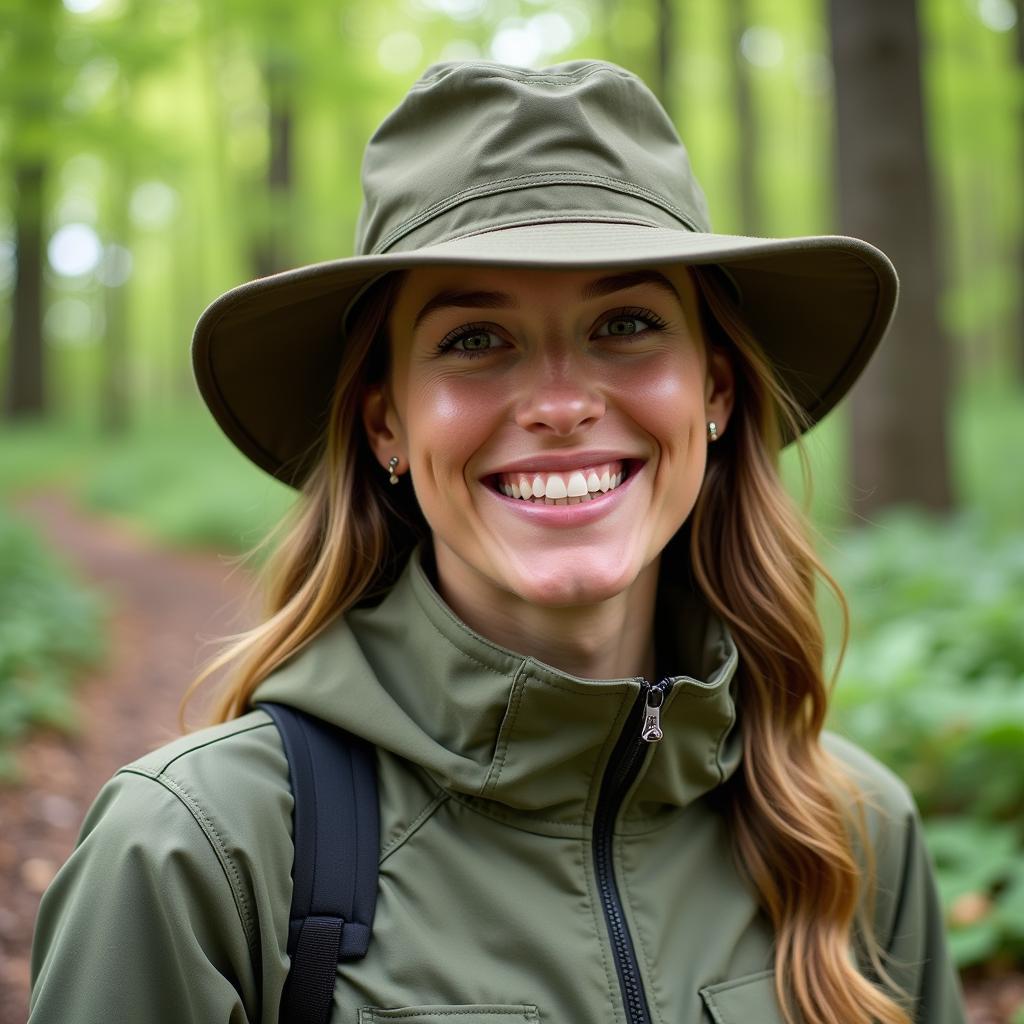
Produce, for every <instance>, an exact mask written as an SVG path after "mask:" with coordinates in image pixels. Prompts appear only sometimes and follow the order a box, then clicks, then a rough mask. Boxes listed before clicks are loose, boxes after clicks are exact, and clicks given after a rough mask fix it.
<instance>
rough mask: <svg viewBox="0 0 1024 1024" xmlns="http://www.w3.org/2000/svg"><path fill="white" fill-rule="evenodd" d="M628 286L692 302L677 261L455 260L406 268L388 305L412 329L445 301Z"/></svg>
mask: <svg viewBox="0 0 1024 1024" xmlns="http://www.w3.org/2000/svg"><path fill="white" fill-rule="evenodd" d="M627 288H645V289H651V290H654V291H656V292H658V293H660V295H661V298H662V299H663V300H667V301H675V302H676V303H678V304H679V305H681V306H682V307H683V308H684V309H687V310H690V309H693V308H694V307H695V305H696V290H695V286H694V284H693V280H692V276H691V274H690V272H689V270H688V269H687V268H686V267H685V266H683V265H681V264H657V265H656V264H652V265H650V266H645V267H626V268H622V267H619V268H616V267H611V268H608V267H606V268H599V269H594V268H590V269H578V268H573V269H567V270H551V269H538V268H533V267H482V266H477V265H459V266H442V267H415V268H413V269H411V270H408V271H406V273H405V275H404V276H403V280H402V284H401V287H400V289H399V292H398V295H397V296H396V298H395V301H394V304H393V306H392V310H391V317H390V319H391V321H392V326H395V327H404V328H405V329H407V330H409V329H413V328H415V326H416V325H417V324H418V323H419V322H420V321H422V320H423V319H425V318H426V317H427V316H429V315H430V314H431V313H432V312H433V311H435V310H437V309H439V308H443V307H444V306H447V305H455V306H459V305H463V306H474V305H478V306H490V307H494V308H502V307H505V308H520V309H522V308H526V309H529V308H530V307H532V306H550V305H555V306H559V307H561V306H564V305H565V304H567V303H576V304H582V303H587V302H597V301H599V300H600V299H602V298H604V297H605V296H613V295H614V294H615V293H616V292H621V291H624V290H626V289H627Z"/></svg>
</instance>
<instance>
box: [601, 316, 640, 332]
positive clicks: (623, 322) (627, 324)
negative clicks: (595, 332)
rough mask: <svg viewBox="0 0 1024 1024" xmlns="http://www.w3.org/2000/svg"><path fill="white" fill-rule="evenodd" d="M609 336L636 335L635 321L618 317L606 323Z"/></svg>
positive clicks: (630, 318)
mask: <svg viewBox="0 0 1024 1024" xmlns="http://www.w3.org/2000/svg"><path fill="white" fill-rule="evenodd" d="M608 333H609V334H636V333H637V331H636V320H634V319H633V318H632V317H624V316H619V317H616V318H615V319H614V320H609V321H608Z"/></svg>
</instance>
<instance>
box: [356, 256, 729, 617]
mask: <svg viewBox="0 0 1024 1024" xmlns="http://www.w3.org/2000/svg"><path fill="white" fill-rule="evenodd" d="M389 328H390V336H391V344H392V351H391V365H390V370H389V374H388V377H387V378H386V380H385V381H384V382H383V383H382V384H381V385H379V386H375V387H373V388H371V389H370V390H369V391H368V393H367V395H366V396H365V400H364V404H363V413H364V423H365V425H366V429H367V434H368V437H369V439H370V443H371V445H372V447H373V449H374V453H375V455H376V457H377V460H378V462H379V463H380V464H381V465H382V466H386V465H387V463H388V460H389V459H390V458H391V457H392V456H394V455H397V456H398V457H399V460H400V461H399V467H398V472H399V473H403V472H408V473H409V474H410V476H411V480H412V485H413V488H414V490H415V494H416V498H417V500H418V502H419V505H420V508H421V509H422V511H423V514H424V517H425V518H426V521H427V523H428V524H429V526H430V529H431V531H432V533H433V539H434V549H435V555H436V560H437V569H438V576H439V580H440V583H441V587H442V591H443V592H445V591H447V592H448V593H457V594H458V595H459V596H460V598H461V602H460V603H465V602H466V601H477V602H479V601H484V602H486V601H489V600H499V601H506V602H507V601H509V600H512V601H517V600H518V601H524V602H528V603H530V604H532V605H547V606H563V607H564V606H579V605H589V604H594V603H597V602H602V601H607V600H609V599H613V598H616V597H617V596H620V595H624V596H626V597H628V595H629V592H630V589H631V588H633V587H634V586H635V585H636V583H637V581H638V580H639V579H640V578H641V576H642V575H643V574H645V573H649V572H650V571H652V567H653V571H656V563H657V560H658V558H659V555H660V554H661V551H662V550H663V548H664V547H665V545H666V543H667V542H668V541H669V539H670V538H671V537H672V535H673V534H674V533H675V532H676V531H677V530H678V529H679V527H680V526H681V524H682V523H683V521H684V520H685V519H686V518H687V516H688V515H689V514H690V512H691V510H692V508H693V505H694V503H695V501H696V498H697V493H698V491H699V489H700V485H701V481H702V479H703V475H704V466H705V459H706V455H707V444H708V442H707V422H708V421H709V420H714V421H715V423H716V424H717V427H718V430H719V434H721V433H722V432H723V431H724V429H725V425H726V423H727V421H728V417H729V411H730V409H731V406H732V381H733V378H732V371H731V368H730V365H729V363H728V361H727V359H726V358H725V356H724V355H722V354H721V353H718V352H714V351H711V350H709V349H708V348H707V346H706V345H705V343H704V340H703V338H702V335H701V331H700V327H699V322H698V312H697V298H696V291H695V286H694V284H693V282H692V280H691V278H690V276H689V273H688V271H687V270H686V269H685V268H683V267H679V266H666V267H650V268H647V269H644V270H640V271H637V270H629V271H611V270H600V271H594V270H589V271H577V270H572V271H550V270H533V269H528V270H524V269H521V268H513V269H506V268H480V267H472V268H466V267H429V268H423V269H416V270H413V271H410V272H408V273H407V275H406V277H405V280H404V281H403V284H402V287H401V289H400V291H399V294H398V296H397V299H396V301H395V303H394V305H393V307H392V309H391V312H390V316H389ZM542 493H543V495H544V496H543V497H541V496H540V495H541V494H542ZM453 603H454V602H453Z"/></svg>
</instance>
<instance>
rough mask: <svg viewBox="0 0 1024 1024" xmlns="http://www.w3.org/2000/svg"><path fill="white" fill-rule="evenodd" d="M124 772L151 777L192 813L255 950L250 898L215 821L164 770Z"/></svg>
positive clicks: (123, 769) (127, 769) (246, 935)
mask: <svg viewBox="0 0 1024 1024" xmlns="http://www.w3.org/2000/svg"><path fill="white" fill-rule="evenodd" d="M122 772H123V773H127V774H133V775H140V776H142V777H143V778H147V779H149V780H150V781H151V782H155V783H157V785H160V786H163V787H164V788H165V789H166V790H168V792H170V793H172V794H173V795H174V796H175V797H176V798H177V799H178V800H180V801H181V803H182V805H183V806H184V807H185V808H186V809H187V810H188V812H189V814H191V816H192V818H193V819H194V820H195V822H196V824H197V825H198V826H199V828H200V831H201V832H202V833H203V835H204V836H205V837H206V841H207V842H208V843H209V844H210V846H211V848H212V849H213V851H214V854H215V855H216V857H217V859H218V860H219V861H220V865H221V868H222V870H223V871H224V875H225V877H226V878H227V880H228V885H229V886H230V888H231V896H232V899H233V901H234V904H235V909H236V910H237V911H238V917H239V920H240V921H241V924H242V931H243V932H244V933H245V939H246V942H247V944H248V946H249V950H250V953H254V952H255V950H256V947H257V943H256V929H255V926H254V924H253V921H252V917H251V914H250V912H249V906H248V900H247V899H246V897H245V892H244V891H243V889H242V882H241V877H240V875H239V872H238V867H237V865H236V864H235V862H234V860H233V859H232V858H231V855H230V854H229V853H228V851H227V847H226V845H225V844H224V840H223V839H222V838H221V836H220V833H219V832H218V831H217V828H216V826H214V824H213V822H212V821H211V820H210V818H209V817H208V816H207V815H206V813H205V812H204V811H203V809H202V807H200V806H199V804H198V802H197V801H196V799H195V797H194V796H192V794H191V793H189V792H188V791H187V790H186V789H185V788H184V787H183V786H181V785H180V784H179V783H178V782H176V781H175V780H174V779H172V778H171V777H170V776H168V775H164V774H163V773H160V774H152V773H151V772H150V771H147V770H146V769H144V768H140V767H128V768H122V769H121V772H118V774H121V773H122Z"/></svg>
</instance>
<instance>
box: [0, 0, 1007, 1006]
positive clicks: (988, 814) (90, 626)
mask: <svg viewBox="0 0 1024 1024" xmlns="http://www.w3.org/2000/svg"><path fill="white" fill-rule="evenodd" d="M0 17H2V19H3V20H2V23H0V26H2V29H3V34H2V36H0V171H2V182H0V366H2V367H3V371H2V373H3V377H2V380H3V385H4V394H3V406H2V408H3V422H2V429H0V497H2V498H3V505H0V772H5V773H6V774H7V775H8V776H9V781H8V783H7V785H8V786H14V787H16V786H17V784H18V783H17V779H16V777H15V768H16V763H17V762H16V757H15V752H16V751H17V750H18V749H19V745H24V743H26V742H31V737H32V735H34V733H33V730H38V729H40V728H52V727H54V726H58V727H62V728H73V727H74V716H75V704H74V700H73V696H71V695H69V694H70V691H69V684H70V683H72V682H73V680H74V679H75V677H76V674H77V673H78V672H79V671H80V666H82V665H84V664H86V663H88V662H89V661H90V659H91V660H92V661H93V662H94V663H95V661H96V660H97V659H99V658H101V657H102V651H103V644H102V641H101V639H98V636H99V635H100V634H101V632H102V630H103V629H104V620H103V616H102V614H101V613H100V611H98V605H97V604H96V603H95V602H93V601H92V600H91V599H90V597H89V595H88V593H87V591H83V586H82V584H81V583H80V582H78V581H76V580H74V579H72V578H71V577H70V576H69V575H68V573H67V571H66V570H65V569H64V568H63V567H62V566H61V564H60V563H59V561H55V560H54V558H53V556H52V555H51V554H50V553H49V552H47V550H46V547H45V543H44V542H43V541H42V540H41V539H40V538H39V537H38V536H37V535H36V534H34V532H33V531H32V529H31V527H30V526H29V525H27V524H26V523H25V522H23V521H21V520H20V519H19V517H18V516H16V515H15V514H14V512H13V511H12V507H13V504H14V502H15V498H16V497H17V496H18V495H23V494H24V493H26V492H29V491H31V490H32V489H34V488H40V487H46V488H50V489H52V488H57V489H59V490H60V491H62V492H63V493H66V494H67V495H69V496H71V498H72V499H73V500H74V501H75V502H76V503H78V505H79V506H80V507H82V508H86V509H89V510H92V512H94V513H96V514H102V515H107V516H117V517H118V518H119V520H120V521H129V522H133V523H134V524H136V525H137V526H138V527H139V528H140V529H142V530H144V531H145V532H146V533H147V534H148V535H149V536H150V537H152V538H155V539H156V540H158V541H159V542H161V543H163V544H168V545H175V546H177V547H179V548H189V547H193V548H195V547H198V548H204V549H210V548H213V549H215V550H216V551H218V552H222V553H228V552H236V551H239V550H243V549H245V548H247V547H249V546H251V545H252V544H253V543H255V542H256V540H258V538H259V537H260V535H261V534H262V532H263V531H264V530H265V529H267V528H268V527H269V526H270V525H271V524H272V523H273V522H275V521H276V520H277V519H278V518H279V517H280V515H281V513H282V512H283V511H284V510H285V509H286V508H287V506H288V505H289V503H290V501H291V492H290V491H288V489H287V488H285V487H284V486H282V485H280V484H278V483H276V482H275V481H273V480H271V479H269V478H268V477H266V476H265V475H264V474H262V473H261V472H260V471H259V470H257V469H255V468H253V467H252V466H251V465H250V464H249V463H248V462H247V461H246V460H245V459H244V458H243V457H242V456H241V455H239V454H238V453H236V452H235V451H234V450H233V449H232V448H230V446H229V445H228V443H227V442H226V441H224V440H223V439H222V438H221V436H220V435H219V432H218V431H217V430H216V428H215V427H214V426H213V423H212V420H211V419H210V417H209V415H208V413H206V411H205V408H204V407H203V406H202V405H201V402H200V400H199V399H198V396H197V394H196V391H195V387H194V384H193V381H192V376H191V369H190V363H189V359H188V342H189V338H190V335H191V330H192V327H193V325H194V323H195V321H196V319H197V317H198V315H199V313H201V311H202V310H203V308H204V307H205V306H206V305H207V304H208V303H209V302H210V301H212V299H214V298H215V297H216V296H217V295H218V294H220V293H221V292H222V291H224V290H226V289H227V288H229V287H232V286H233V285H235V284H238V283H240V282H242V281H244V280H247V279H250V278H252V277H255V276H260V275H263V274H267V273H271V272H273V271H276V270H280V269H284V268H286V267H289V266H295V265H298V264H301V263H309V262H314V261H318V260H327V259H332V258H336V257H342V256H347V255H350V254H351V253H352V239H353V237H354V233H355V221H356V216H357V213H358V209H359V202H360V191H359V165H360V160H361V157H362V151H363V147H364V146H365V143H366V141H367V139H368V137H369V135H370V133H371V132H372V130H373V128H374V127H375V126H376V124H378V123H379V121H380V120H381V119H382V118H383V117H384V116H385V115H386V114H387V113H388V111H389V110H390V109H391V108H392V107H393V106H394V105H395V104H396V103H397V101H398V100H399V98H400V97H401V95H402V94H403V93H404V92H405V90H406V89H407V88H408V86H409V85H410V84H411V82H412V81H413V80H414V79H415V78H416V77H417V75H418V74H419V73H420V72H421V71H422V70H423V69H424V68H425V67H427V66H428V65H429V64H431V63H433V62H435V61H439V60H449V59H484V60H497V61H501V62H503V63H512V64H521V65H527V66H543V65H547V64H551V63H555V62H558V61H562V60H570V59H576V58H581V57H597V58H604V59H609V60H613V61H616V62H618V63H620V64H622V65H624V66H626V67H628V68H630V69H631V70H633V71H635V72H636V73H638V74H639V75H641V76H642V77H643V78H644V79H645V81H646V82H647V83H648V84H649V85H650V87H651V88H652V89H653V90H654V91H655V93H656V94H657V95H658V96H659V98H660V99H661V100H662V102H663V104H664V105H665V107H666V109H667V110H668V111H669V113H670V115H671V116H672V118H673V119H674V121H675V122H676V125H677V127H678V128H679V131H680V134H681V136H682V138H683V140H684V142H685V143H686V144H687V147H688V149H689V151H690V155H691V159H692V162H693V164H694V167H695V171H696V174H697V176H698V179H699V180H700V182H701V183H702V185H703V186H704V188H705V191H706V192H707V195H708V199H709V204H710V208H711V212H712V220H713V224H714V226H715V228H716V230H719V231H724V232H736V233H746V234H755V235H798V234H818V233H846V234H854V235H858V236H860V237H863V238H866V239H868V240H869V241H871V242H874V243H875V244H877V245H879V246H880V247H881V248H883V249H884V250H885V251H886V252H887V253H889V255H890V256H892V258H893V260H894V262H895V264H896V266H897V270H898V271H899V272H900V274H901V279H902V286H903V291H902V297H901V305H900V310H899V312H898V314H897V318H896V321H895V323H894V326H893V329H892V331H891V333H890V336H889V338H888V340H887V341H886V343H885V344H884V345H883V347H882V349H881V350H880V352H879V354H878V356H877V357H876V358H875V360H874V361H873V362H872V364H871V367H870V368H869V372H868V373H867V374H866V375H865V376H864V378H863V379H862V381H861V382H860V383H859V384H858V385H857V387H856V388H855V391H854V394H853V400H852V401H851V402H849V403H847V404H846V406H845V408H843V409H842V410H840V411H838V412H836V413H834V414H833V415H831V416H830V417H829V418H828V420H826V422H825V423H824V424H823V425H822V426H821V427H820V428H818V429H816V430H815V431H814V432H813V433H812V434H811V435H810V436H809V438H808V439H807V449H808V453H809V455H810V458H811V462H812V465H813V473H814V481H815V483H814V490H813V494H811V495H809V496H808V495H802V496H803V497H805V498H807V499H808V500H809V501H810V508H811V511H812V515H813V518H814V521H815V524H816V525H817V527H818V528H819V530H820V532H821V550H822V553H823V555H824V557H825V559H826V562H827V563H828V565H829V566H830V568H831V569H832V570H833V571H834V572H835V574H836V575H837V577H838V578H839V580H840V582H841V583H842V585H843V586H844V588H845V589H846V592H847V596H848V598H849V600H850V604H851V608H852V614H853V634H852V638H851V643H850V647H849V649H848V651H847V654H846V657H845V659H844V661H843V664H842V669H841V672H840V676H839V680H838V683H837V686H836V690H835V698H834V706H833V712H832V721H831V727H832V728H835V729H837V730H838V731H840V732H844V733H845V734H847V735H849V736H851V737H852V738H853V739H855V740H856V741H857V742H859V743H861V744H863V745H864V746H865V747H867V748H868V749H869V750H871V751H872V752H874V753H875V754H876V755H877V756H879V757H880V758H881V759H882V760H883V761H884V762H885V763H887V764H888V765H890V766H891V767H892V768H893V769H894V770H895V771H896V772H897V773H898V774H899V775H900V776H901V777H902V778H904V779H905V780H906V781H907V782H908V784H909V785H910V786H911V788H912V790H913V792H914V795H915V797H916V799H917V801H918V804H919V806H920V807H921V810H922V813H923V815H924V817H925V820H926V827H927V831H928V841H929V845H930V849H931V851H932V855H933V857H934V858H935V861H936V867H937V873H938V878H939V882H940V887H941V890H942V897H943V901H944V906H945V909H946V914H947V923H948V926H949V929H950V938H951V942H952V945H953V950H954V953H955V956H956V958H957V960H958V962H959V964H960V965H961V966H962V967H963V968H964V970H965V972H967V973H966V975H965V976H967V977H980V976H983V975H994V976H1007V975H1011V974H1013V973H1014V972H1015V971H1019V970H1020V969H1021V967H1022V965H1024V533H1022V530H1021V517H1022V512H1021V509H1022V504H1024V188H1022V168H1024V11H1022V8H1021V0H920V2H919V3H915V2H913V0H642V2H641V0H621V2H613V0H378V2H376V3H374V4H356V3H354V2H352V0H302V2H300V3H296V2H286V0H244V2H243V0H202V2H199V0H147V2H145V3H143V2H141V0H64V3H63V4H61V3H59V2H57V0H0ZM785 469H786V472H787V474H788V476H789V478H790V479H791V480H792V481H793V487H794V489H795V490H796V491H798V492H800V491H801V485H800V483H799V473H798V472H797V467H796V464H795V461H794V458H793V455H792V453H788V452H787V453H786V456H785ZM823 614H824V615H825V617H826V619H827V621H828V622H829V623H830V628H831V631H832V635H833V637H835V636H837V629H836V628H835V621H836V614H835V609H834V607H831V606H826V607H823ZM834 650H835V644H833V651H834ZM26 737H27V738H28V739H26ZM1007 1019H1009V1018H1007ZM1017 1019H1018V1020H1022V1021H1024V1016H1020V1017H1018V1018H1017Z"/></svg>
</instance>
